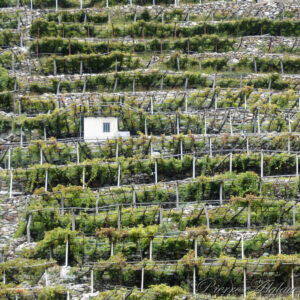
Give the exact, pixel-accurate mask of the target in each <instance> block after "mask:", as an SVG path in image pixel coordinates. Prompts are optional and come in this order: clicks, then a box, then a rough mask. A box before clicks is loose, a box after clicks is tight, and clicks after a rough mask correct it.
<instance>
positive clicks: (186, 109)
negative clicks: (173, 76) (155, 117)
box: [184, 94, 188, 113]
mask: <svg viewBox="0 0 300 300" xmlns="http://www.w3.org/2000/svg"><path fill="white" fill-rule="evenodd" d="M184 103H185V112H186V113H187V112H188V100H187V95H186V94H185V95H184Z"/></svg>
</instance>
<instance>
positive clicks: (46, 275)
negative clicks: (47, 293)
mask: <svg viewBox="0 0 300 300" xmlns="http://www.w3.org/2000/svg"><path fill="white" fill-rule="evenodd" d="M48 285H49V281H48V273H47V270H45V286H48Z"/></svg>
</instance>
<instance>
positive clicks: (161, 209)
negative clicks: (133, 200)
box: [159, 205, 163, 225]
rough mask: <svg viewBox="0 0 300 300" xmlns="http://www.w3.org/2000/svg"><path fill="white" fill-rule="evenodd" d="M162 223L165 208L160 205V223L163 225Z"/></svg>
mask: <svg viewBox="0 0 300 300" xmlns="http://www.w3.org/2000/svg"><path fill="white" fill-rule="evenodd" d="M162 223H163V208H162V206H161V205H160V207H159V224H160V225H162Z"/></svg>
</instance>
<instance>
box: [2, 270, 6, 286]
mask: <svg viewBox="0 0 300 300" xmlns="http://www.w3.org/2000/svg"><path fill="white" fill-rule="evenodd" d="M3 284H4V285H6V275H5V270H4V271H3Z"/></svg>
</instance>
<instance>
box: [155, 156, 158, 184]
mask: <svg viewBox="0 0 300 300" xmlns="http://www.w3.org/2000/svg"><path fill="white" fill-rule="evenodd" d="M157 177H158V176H157V159H155V161H154V182H155V184H157Z"/></svg>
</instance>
